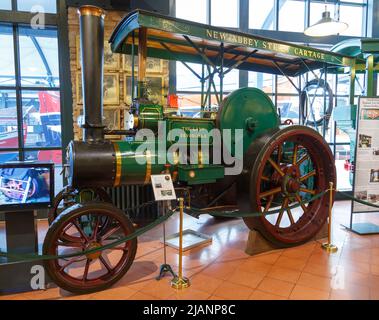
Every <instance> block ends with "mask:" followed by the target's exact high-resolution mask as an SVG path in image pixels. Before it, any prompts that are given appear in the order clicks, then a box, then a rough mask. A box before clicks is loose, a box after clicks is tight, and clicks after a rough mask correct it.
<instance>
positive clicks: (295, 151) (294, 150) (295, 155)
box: [292, 144, 299, 165]
mask: <svg viewBox="0 0 379 320" xmlns="http://www.w3.org/2000/svg"><path fill="white" fill-rule="evenodd" d="M298 149H299V145H298V144H295V145H294V147H293V158H292V164H293V165H295V164H296V162H297V150H298Z"/></svg>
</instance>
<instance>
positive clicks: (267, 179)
mask: <svg viewBox="0 0 379 320" xmlns="http://www.w3.org/2000/svg"><path fill="white" fill-rule="evenodd" d="M261 179H262V180H263V181H270V178H268V177H266V176H262V177H261Z"/></svg>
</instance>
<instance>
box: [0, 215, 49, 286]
mask: <svg viewBox="0 0 379 320" xmlns="http://www.w3.org/2000/svg"><path fill="white" fill-rule="evenodd" d="M35 218H36V212H35V211H34V210H27V211H18V212H5V229H6V230H5V232H6V242H7V252H8V253H13V254H26V253H28V254H33V253H35V254H37V253H38V233H37V222H36V219H35ZM37 265H39V266H41V268H40V270H42V272H43V275H41V277H40V279H41V280H42V281H43V280H44V283H42V284H41V287H39V288H32V278H33V277H34V276H35V274H33V273H32V268H33V266H37ZM47 281H48V279H47V274H45V272H44V269H43V261H41V260H34V261H20V262H17V261H12V260H11V259H10V258H6V257H0V294H9V293H17V292H25V291H31V290H35V289H44V288H45V287H46V283H47ZM37 282H38V281H37ZM38 283H40V282H38Z"/></svg>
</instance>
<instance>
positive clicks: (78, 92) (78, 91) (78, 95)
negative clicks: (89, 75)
mask: <svg viewBox="0 0 379 320" xmlns="http://www.w3.org/2000/svg"><path fill="white" fill-rule="evenodd" d="M76 103H77V104H83V94H82V73H81V72H80V71H78V72H77V73H76Z"/></svg>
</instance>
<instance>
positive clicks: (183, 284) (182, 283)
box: [171, 277, 190, 289]
mask: <svg viewBox="0 0 379 320" xmlns="http://www.w3.org/2000/svg"><path fill="white" fill-rule="evenodd" d="M189 286H190V281H189V279H188V278H186V277H182V278H179V277H175V278H174V279H172V281H171V287H172V288H174V289H184V288H188V287H189Z"/></svg>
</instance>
